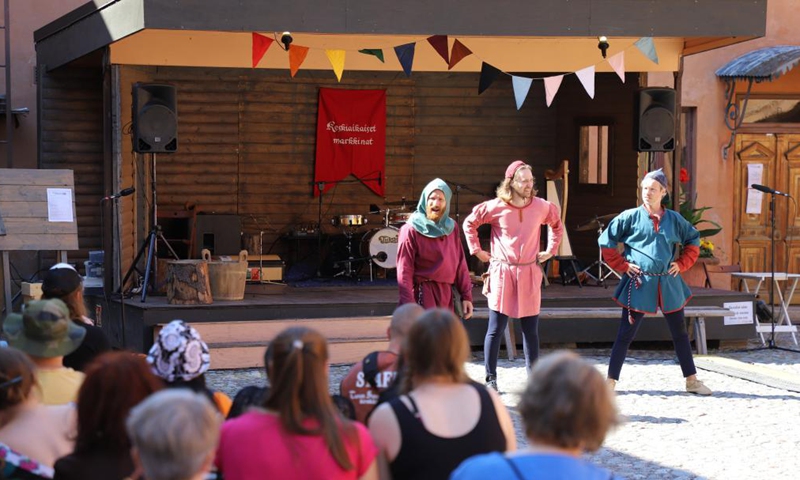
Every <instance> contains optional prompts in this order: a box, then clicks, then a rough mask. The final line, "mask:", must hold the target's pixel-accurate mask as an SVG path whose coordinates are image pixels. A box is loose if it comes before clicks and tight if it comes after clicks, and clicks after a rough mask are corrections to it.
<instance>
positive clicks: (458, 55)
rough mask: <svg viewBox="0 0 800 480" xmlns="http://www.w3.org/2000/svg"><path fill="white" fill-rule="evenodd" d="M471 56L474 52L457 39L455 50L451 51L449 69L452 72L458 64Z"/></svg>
mask: <svg viewBox="0 0 800 480" xmlns="http://www.w3.org/2000/svg"><path fill="white" fill-rule="evenodd" d="M470 55H472V50H470V49H469V48H467V47H466V46H465V45H464V44H463V43H461V42H459V41H458V39H455V41H454V42H453V49H452V50H451V51H450V62H449V63H448V64H447V69H448V70H452V69H453V67H455V66H456V64H457V63H458V62H460V61H461V60H464V58H466V57H468V56H470Z"/></svg>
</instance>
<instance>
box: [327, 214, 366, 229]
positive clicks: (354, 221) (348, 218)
mask: <svg viewBox="0 0 800 480" xmlns="http://www.w3.org/2000/svg"><path fill="white" fill-rule="evenodd" d="M332 223H333V224H334V225H341V226H343V227H360V226H361V225H366V224H367V218H366V217H364V215H339V216H338V217H333V222H332Z"/></svg>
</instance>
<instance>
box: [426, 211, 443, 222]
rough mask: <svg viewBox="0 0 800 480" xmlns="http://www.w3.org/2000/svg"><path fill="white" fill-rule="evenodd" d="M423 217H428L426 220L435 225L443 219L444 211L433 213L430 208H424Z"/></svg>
mask: <svg viewBox="0 0 800 480" xmlns="http://www.w3.org/2000/svg"><path fill="white" fill-rule="evenodd" d="M425 216H426V217H428V220H430V221H432V222H434V223H436V222H438V221H439V220H441V219H442V217H444V210H439V211H438V212H435V211H433V210H431V208H430V207H427V208H425Z"/></svg>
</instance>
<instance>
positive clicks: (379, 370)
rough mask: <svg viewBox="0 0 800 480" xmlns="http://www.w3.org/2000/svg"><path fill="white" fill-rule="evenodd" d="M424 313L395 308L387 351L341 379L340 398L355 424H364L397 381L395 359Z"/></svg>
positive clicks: (419, 309) (416, 308) (370, 357)
mask: <svg viewBox="0 0 800 480" xmlns="http://www.w3.org/2000/svg"><path fill="white" fill-rule="evenodd" d="M424 312H425V309H423V308H422V307H421V306H419V305H417V304H416V303H406V304H404V305H400V306H399V307H397V308H396V309H395V311H394V313H393V314H392V320H391V322H390V323H389V327H388V328H387V329H386V335H387V336H388V337H389V348H388V350H386V351H379V352H372V353H370V354H369V355H367V356H366V357H364V359H363V360H362V361H361V362H358V363H356V364H355V365H353V368H351V369H350V371H349V372H348V373H347V376H345V377H344V379H343V380H342V382H341V384H340V386H339V394H340V395H342V396H343V397H346V398H349V399H350V401H351V402H352V403H353V406H354V407H355V411H356V420H358V421H359V422H361V423H366V420H367V417H368V416H369V414H370V413H372V410H373V409H374V408H375V406H376V405H377V403H378V397H379V396H380V394H381V393H382V392H384V391H386V390H387V389H389V388H390V387H391V386H392V384H393V383H394V381H395V378H396V377H397V359H398V358H399V354H400V347H401V345H402V344H403V341H404V340H405V338H406V335H407V334H408V331H409V330H410V329H411V326H412V325H413V324H414V322H416V321H417V319H418V318H419V317H420V315H422V314H423V313H424Z"/></svg>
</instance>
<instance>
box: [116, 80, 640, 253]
mask: <svg viewBox="0 0 800 480" xmlns="http://www.w3.org/2000/svg"><path fill="white" fill-rule="evenodd" d="M569 78H570V77H569V76H568V77H567V80H565V82H564V83H565V84H564V86H562V91H561V92H559V96H558V97H557V100H556V102H559V101H560V102H561V104H562V106H561V107H557V106H556V105H557V104H554V105H553V107H551V108H549V109H548V108H547V107H546V105H545V102H544V88H543V85H542V83H541V82H534V84H533V87H532V89H531V92H530V94H529V97H528V101H527V103H526V104H525V106H524V107H523V108H522V110H520V111H517V110H516V108H515V104H514V95H513V91H512V87H511V81H510V77H505V76H501V78H499V79H498V80H497V81H496V82H495V84H494V85H492V87H491V88H490V89H489V90H487V91H486V92H484V93H483V94H482V95H480V96H479V95H478V94H477V86H478V74H474V73H469V74H462V73H458V74H456V73H451V74H440V73H437V74H430V73H414V74H413V75H412V77H411V78H406V77H405V75H403V73H402V72H345V75H344V78H343V80H342V82H341V83H337V82H336V79H335V77H334V76H333V74H332V72H328V71H302V70H301V71H300V72H299V73H298V75H297V77H296V78H295V79H291V78H290V77H289V75H288V72H286V71H270V70H261V69H260V70H243V69H211V68H208V69H203V68H177V67H175V68H169V67H168V68H155V67H137V66H123V67H122V69H121V82H120V90H121V91H120V98H121V99H122V102H123V104H122V123H123V125H125V124H127V123H128V122H129V121H130V105H129V102H130V91H131V88H132V85H133V83H135V82H152V83H170V84H173V85H176V86H177V89H178V116H179V127H178V132H179V133H178V135H179V140H178V142H179V147H178V152H177V153H175V154H169V155H167V154H160V155H159V156H158V172H157V179H158V182H157V183H158V192H157V193H158V203H159V208H160V209H162V208H163V209H178V208H182V207H183V205H185V204H186V203H191V204H195V205H196V206H197V208H198V210H200V211H201V212H206V213H217V214H237V215H240V216H241V217H242V220H243V224H244V228H243V229H244V231H245V233H248V234H255V233H257V232H258V230H259V225H260V226H261V228H263V229H265V230H266V232H265V235H264V251H265V252H266V251H268V250H269V251H271V252H272V253H279V254H282V255H285V254H286V253H287V252H288V250H289V249H290V248H292V244H291V242H288V241H285V240H281V239H280V236H281V235H282V234H284V233H287V232H289V231H291V230H292V229H294V228H296V227H297V226H298V225H302V224H312V223H313V224H315V223H316V222H317V215H318V203H317V198H314V197H312V196H311V185H310V182H311V181H312V180H313V171H314V151H315V143H316V138H315V134H316V130H315V128H316V120H317V100H318V91H319V87H322V86H327V87H338V88H378V89H386V90H387V151H386V174H387V175H386V176H387V185H386V197H385V199H382V198H380V197H378V196H376V195H374V194H373V193H372V192H371V191H369V190H368V189H367V188H366V187H365V186H363V185H361V184H359V183H357V182H355V183H342V184H339V185H338V186H337V187H336V188H335V189H334V190H332V191H331V192H329V193H327V194H326V195H325V196H324V197H323V203H322V211H323V225H324V229H325V231H327V232H329V233H336V232H338V230H337V229H336V228H335V227H333V226H331V225H330V223H329V222H330V219H331V218H332V217H334V216H337V215H345V214H359V215H367V212H368V210H369V205H370V204H373V203H374V204H378V205H382V204H383V202H384V200H386V201H389V202H392V201H397V200H399V199H400V198H401V197H406V198H407V199H409V202H408V203H409V205H410V206H411V207H412V208H413V206H414V205H415V204H416V200H417V197H418V196H419V194H420V191H421V190H422V188H423V187H424V186H425V184H426V183H427V182H428V181H430V180H431V179H432V178H435V177H441V178H443V179H445V180H447V181H449V182H451V185H452V186H453V187H454V188H455V186H456V185H462V186H463V188H461V189H460V194H459V198H458V200H459V202H458V205H457V207H458V210H459V214H460V218H461V219H463V218H464V216H465V215H466V214H468V213H469V211H470V210H471V208H472V206H473V205H475V204H476V203H478V202H480V201H482V200H483V199H484V198H486V196H487V195H488V196H491V195H492V192H493V190H494V188H495V185H496V184H497V183H498V182H499V181H500V180H501V179H502V175H503V172H504V171H505V168H506V166H507V165H508V163H510V162H511V161H512V160H514V159H518V158H520V159H525V160H526V161H528V162H530V163H531V164H532V165H533V166H534V173H535V175H536V176H537V177H538V178H540V179H541V177H542V174H543V172H544V170H545V169H547V168H552V167H554V166H556V164H557V163H558V161H559V160H560V159H561V158H570V159H573V158H575V157H576V155H577V147H576V146H575V145H576V144H577V141H576V135H577V126H576V125H575V120H574V118H575V117H576V116H579V115H586V114H587V112H589V113H590V114H594V113H597V112H602V113H603V114H604V115H606V116H612V117H613V118H614V121H615V126H616V128H615V129H614V132H615V133H614V135H615V142H616V144H619V145H623V146H626V147H627V146H628V145H630V144H631V142H630V141H629V137H630V130H631V129H632V126H630V123H631V119H630V117H631V113H630V112H631V111H632V101H633V95H632V94H629V93H630V89H631V87H632V86H634V87H635V85H636V81H635V76H631V77H630V78H629V82H628V83H627V84H626V85H623V84H622V83H621V82H620V81H619V79H618V78H617V77H616V76H615V75H610V74H603V75H598V76H597V79H598V81H597V83H598V86H597V90H598V94H597V99H596V100H594V101H592V100H591V99H589V98H588V96H587V95H586V93H585V92H584V91H583V90H582V87H580V85H577V88H580V89H581V90H577V89H576V88H575V85H570V82H569V80H568V79H569ZM575 83H576V84H577V80H576V81H575ZM126 102H127V103H126ZM626 135H627V137H626ZM626 138H627V139H628V141H626V140H625V139H626ZM562 142H564V144H562ZM130 150H131V147H130V137H129V136H125V137H124V141H123V146H122V152H123V161H124V162H126V163H127V164H128V165H129V166H130V167H132V171H135V172H136V173H135V174H134V175H135V176H136V178H135V179H130V180H131V181H135V182H136V184H137V188H139V187H140V186H141V185H142V182H143V181H144V179H145V177H146V176H147V175H148V173H147V168H146V167H145V165H144V161H145V160H143V159H142V158H141V157H145V156H143V155H138V156H134V155H133V154H131V153H129V152H130ZM628 150H631V149H630V148H628ZM147 157H149V156H147ZM635 158H636V156H635V152H632V153H631V155H627V154H624V153H622V152H615V156H614V160H615V162H626V163H627V162H630V163H631V165H630V166H627V165H626V166H625V167H617V168H615V169H614V171H613V175H614V185H617V184H618V183H620V182H623V183H625V184H627V180H628V179H627V176H630V175H633V176H635V168H636V166H635V162H636V160H635ZM148 161H149V160H148ZM573 168H574V170H575V171H576V170H577V168H576V167H573ZM630 172H633V173H632V174H631V173H630ZM575 177H576V175H573V176H572V178H575ZM122 184H123V185H127V183H126V180H123V182H122ZM538 187H539V189H540V190H541V191H543V190H544V188H543V183H542V181H541V180H539V181H538ZM573 188H574V189H573V190H572V193H571V197H570V209H569V213H570V217H568V223H571V222H572V219H573V218H574V219H581V218H584V217H586V215H587V214H586V212H585V211H584V210H586V211H588V210H592V209H595V208H596V207H597V203H600V204H604V203H605V204H608V205H609V206H608V208H612V209H614V208H618V207H617V206H616V205H617V204H626V205H628V206H632V205H635V197H633V196H621V195H619V194H618V193H616V191H615V192H614V195H615V196H614V197H613V198H611V199H608V198H606V197H605V195H601V196H594V197H592V198H590V199H589V200H587V201H581V200H577V201H576V200H575V199H576V197H580V196H581V195H582V194H584V193H586V192H581V189H580V188H579V187H578V186H577V183H576V184H575V187H573ZM146 189H147V188H146V187H145V188H139V191H137V195H140V197H138V198H139V200H138V202H139V204H140V205H139V210H138V211H139V219H140V223H142V219H143V218H144V217H145V212H146V209H145V208H143V207H144V206H145V205H146V202H145V200H144V198H142V197H141V195H145V194H146V193H145V191H146ZM473 190H474V192H473ZM623 191H624V190H623ZM475 192H478V193H475ZM482 193H484V194H482ZM573 202H576V203H573ZM609 202H610V203H609ZM626 202H627V203H626ZM576 205H577V207H576ZM600 210H602V213H607V212H605V210H606V208H605V207H604V208H601V209H600ZM451 214H452V215H453V216H455V214H456V205H455V200H454V204H453V206H452V208H451ZM367 217H368V219H369V221H370V226H369V227H364V228H362V229H361V230H360V231H359V232H358V234H357V236H358V237H359V238H360V237H361V235H363V232H366V231H368V230H369V229H370V228H376V227H377V226H380V222H381V217H380V216H376V215H367ZM142 232H144V233H146V229H144V230H143V229H142V228H139V234H140V235H141V234H142ZM595 240H596V239H591V238H589V239H588V240H585V243H588V244H590V245H591V244H593V242H594V241H595ZM573 244H575V242H574V241H573ZM576 250H577V248H576ZM582 251H588V252H591V251H592V248H584V249H583V250H582ZM595 253H596V251H594V253H591V254H590V255H589V257H590V258H591V257H592V256H594V254H595Z"/></svg>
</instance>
